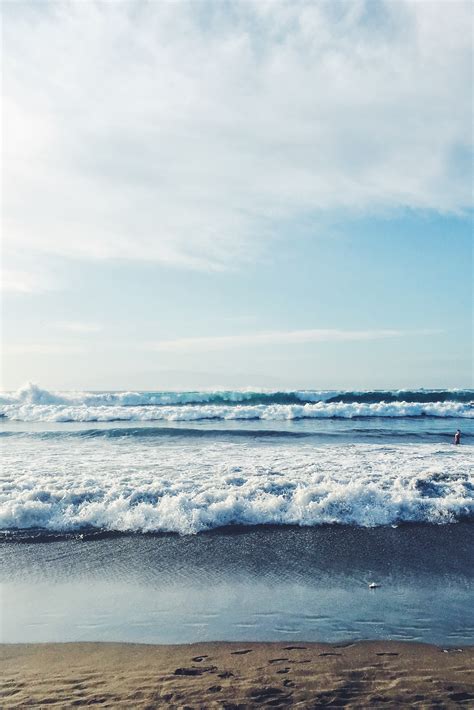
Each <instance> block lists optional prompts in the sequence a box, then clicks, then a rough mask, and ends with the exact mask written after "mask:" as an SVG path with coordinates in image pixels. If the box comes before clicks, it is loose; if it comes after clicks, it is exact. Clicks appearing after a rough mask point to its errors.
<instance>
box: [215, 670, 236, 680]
mask: <svg viewBox="0 0 474 710" xmlns="http://www.w3.org/2000/svg"><path fill="white" fill-rule="evenodd" d="M217 677H218V678H233V677H234V674H233V673H232V672H231V671H224V672H223V673H218V674H217Z"/></svg>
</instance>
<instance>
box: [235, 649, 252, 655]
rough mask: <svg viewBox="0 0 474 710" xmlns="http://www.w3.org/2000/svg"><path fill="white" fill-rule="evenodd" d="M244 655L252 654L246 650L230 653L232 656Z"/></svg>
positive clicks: (249, 650)
mask: <svg viewBox="0 0 474 710" xmlns="http://www.w3.org/2000/svg"><path fill="white" fill-rule="evenodd" d="M246 653H252V649H251V648H247V649H245V650H244V651H231V654H232V656H244V655H245V654H246Z"/></svg>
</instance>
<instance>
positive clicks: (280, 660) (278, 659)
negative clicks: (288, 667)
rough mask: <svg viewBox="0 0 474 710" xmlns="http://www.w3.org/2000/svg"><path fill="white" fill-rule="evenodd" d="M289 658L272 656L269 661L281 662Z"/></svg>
mask: <svg viewBox="0 0 474 710" xmlns="http://www.w3.org/2000/svg"><path fill="white" fill-rule="evenodd" d="M288 660H289V659H288V658H270V661H269V663H280V662H282V661H288Z"/></svg>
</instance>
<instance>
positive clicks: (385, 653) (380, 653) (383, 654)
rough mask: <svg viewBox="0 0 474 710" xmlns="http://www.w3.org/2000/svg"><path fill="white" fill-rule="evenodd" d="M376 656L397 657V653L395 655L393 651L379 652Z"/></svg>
mask: <svg viewBox="0 0 474 710" xmlns="http://www.w3.org/2000/svg"><path fill="white" fill-rule="evenodd" d="M376 655H377V656H398V653H395V651H379V652H378V653H377V654H376Z"/></svg>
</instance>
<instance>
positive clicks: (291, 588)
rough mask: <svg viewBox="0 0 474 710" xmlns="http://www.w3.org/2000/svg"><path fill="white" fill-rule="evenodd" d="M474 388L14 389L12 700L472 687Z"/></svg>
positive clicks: (123, 701) (435, 700)
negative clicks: (459, 428)
mask: <svg viewBox="0 0 474 710" xmlns="http://www.w3.org/2000/svg"><path fill="white" fill-rule="evenodd" d="M472 397H473V393H472V392H471V391H452V392H451V391H443V392H437V391H432V392H425V391H413V392H411V393H408V392H402V393H400V392H393V393H386V392H384V393H377V392H365V393H357V392H350V393H347V392H346V393H344V392H342V393H341V392H282V393H278V392H277V393H262V392H260V393H259V392H238V391H235V392H216V393H203V392H190V393H169V392H168V393H163V392H161V393H160V392H158V393H153V392H150V393H114V392H110V393H50V392H45V391H40V390H38V389H37V388H36V389H35V388H27V389H26V390H24V391H23V390H22V391H20V392H18V393H13V394H9V395H5V396H4V402H3V404H2V407H1V412H0V413H2V414H3V418H2V420H1V432H0V434H1V439H2V454H3V457H2V458H3V464H4V469H3V477H2V479H1V481H0V521H1V526H0V573H1V607H0V608H1V612H2V616H1V642H2V647H1V655H2V677H3V679H4V680H3V686H2V687H3V690H2V693H3V699H2V707H25V706H33V707H35V706H36V707H45V706H50V705H51V706H55V705H56V706H58V707H70V706H76V705H89V704H94V705H97V706H104V707H125V706H130V707H166V708H168V707H170V708H173V707H176V708H185V707H188V708H206V707H221V708H228V709H229V710H230V708H247V707H249V708H252V707H257V706H270V707H273V706H282V707H284V706H292V705H295V706H296V707H303V708H304V707H320V706H321V707H323V706H325V705H330V706H333V707H361V708H366V707H378V706H380V707H457V706H460V707H463V706H468V705H469V704H471V703H472V700H473V699H474V694H473V687H472V676H471V675H470V672H469V669H470V668H471V667H472V656H473V640H474V607H473V605H472V590H473V588H474V569H473V565H472V559H473V555H472V553H473V549H474V544H473V543H474V526H473V525H472V511H473V507H474V502H473V496H472V491H473V487H472V475H471V474H472V451H473V448H472V441H473V437H474V428H473V425H474V419H473V416H472V415H473V410H472V406H471V400H472ZM385 400H387V401H385ZM406 400H409V401H406ZM460 417H462V419H463V444H462V446H453V445H452V443H451V438H452V437H451V435H450V433H449V432H450V430H451V429H452V426H453V420H455V419H458V418H460Z"/></svg>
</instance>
